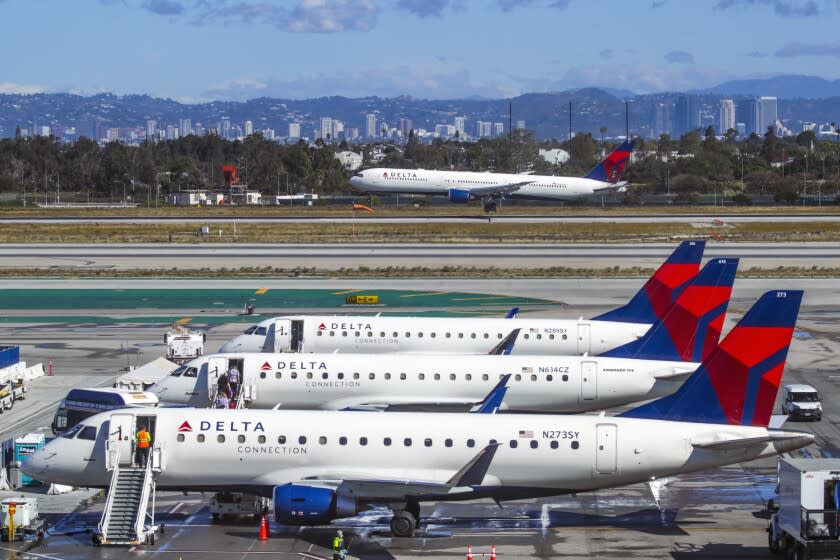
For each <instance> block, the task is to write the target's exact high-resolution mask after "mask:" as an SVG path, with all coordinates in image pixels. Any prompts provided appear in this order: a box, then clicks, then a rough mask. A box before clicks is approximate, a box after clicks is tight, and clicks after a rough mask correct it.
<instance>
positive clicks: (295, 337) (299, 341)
mask: <svg viewBox="0 0 840 560" xmlns="http://www.w3.org/2000/svg"><path fill="white" fill-rule="evenodd" d="M291 348H292V352H303V321H301V320H296V321H292V340H291Z"/></svg>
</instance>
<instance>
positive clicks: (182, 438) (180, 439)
mask: <svg viewBox="0 0 840 560" xmlns="http://www.w3.org/2000/svg"><path fill="white" fill-rule="evenodd" d="M219 437H220V438H222V441H224V436H219ZM175 439H177V440H178V442H179V443H180V442H182V441H184V439H185V438H184V434H178V437H176V438H175Z"/></svg>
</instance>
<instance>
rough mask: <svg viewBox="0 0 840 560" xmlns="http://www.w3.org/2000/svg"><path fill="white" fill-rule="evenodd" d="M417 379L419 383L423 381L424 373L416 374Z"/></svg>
mask: <svg viewBox="0 0 840 560" xmlns="http://www.w3.org/2000/svg"><path fill="white" fill-rule="evenodd" d="M417 379H419V380H420V381H423V380H424V379H426V374H425V373H418V374H417Z"/></svg>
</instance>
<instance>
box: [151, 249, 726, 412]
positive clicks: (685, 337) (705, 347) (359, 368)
mask: <svg viewBox="0 0 840 560" xmlns="http://www.w3.org/2000/svg"><path fill="white" fill-rule="evenodd" d="M737 263H738V260H737V259H731V258H730V259H712V260H711V261H709V262H708V263H707V264H706V266H704V267H703V270H701V271H700V273H699V274H698V275H697V276H696V277H695V278H694V279H693V280H692V281H691V282H690V283H689V285H688V286H686V287H685V288H684V289H683V290H682V291H681V292H680V294H679V296H678V297H677V299H676V301H675V302H674V303H673V305H671V308H670V309H669V311H668V312H666V314H665V317H664V319H662V320H661V321H657V322H656V323H654V325H653V326H652V327H651V328H650V329H649V330H648V332H647V333H645V335H644V336H643V337H642V338H640V339H638V340H634V341H632V342H630V343H628V344H627V345H625V346H622V347H618V348H615V349H613V350H611V351H610V352H607V353H606V355H605V356H586V357H578V356H574V357H571V356H566V357H562V356H529V355H522V356H520V355H509V354H511V350H512V348H515V346H516V344H518V342H516V340H517V338H518V336H521V332H520V329H518V328H517V329H514V330H513V332H512V333H511V334H510V335H508V336H507V337H505V339H503V340H502V342H501V343H500V344H499V346H497V348H496V349H494V351H493V352H492V354H497V355H490V356H477V355H469V356H465V355H441V354H429V355H424V356H423V357H422V359H406V356H404V355H400V354H378V355H377V354H340V353H339V354H333V353H328V354H323V353H322V354H289V353H285V354H277V353H265V354H263V353H260V354H247V353H240V354H215V355H208V356H202V357H199V358H196V359H195V360H192V361H191V362H189V363H188V364H185V365H183V366H181V367H179V368H178V369H176V370H175V371H173V372H172V373H171V374H170V375H169V376H167V377H165V378H163V379H161V380H160V381H158V382H157V383H155V384H154V385H153V386H152V387H151V388H149V391H151V392H153V393H155V394H156V395H157V396H158V398H159V399H160V400H161V401H166V402H171V403H180V404H190V405H193V406H199V407H206V406H208V405H209V404H210V403H212V402H214V398H215V390H216V386H217V381H218V378H219V375H220V374H221V373H222V372H225V371H227V370H228V369H229V368H231V367H235V368H237V369H238V370H239V371H240V372H241V373H242V380H241V383H242V386H241V389H242V394H241V398H242V404H243V405H244V406H247V407H248V408H271V407H274V406H276V405H280V406H282V407H283V408H309V409H311V408H316V409H324V410H342V409H348V408H365V407H366V408H372V409H381V408H389V407H393V408H395V409H399V408H403V409H404V408H405V407H411V408H412V409H417V408H418V407H423V408H424V409H426V408H429V409H435V408H438V407H441V406H453V407H466V406H468V405H472V404H475V403H476V402H477V401H479V400H480V399H481V398H482V397H483V396H484V395H486V394H487V392H488V391H489V390H490V388H491V387H492V386H493V384H494V383H496V382H497V381H498V380H499V379H500V378H501V377H502V376H503V375H505V374H508V373H511V374H514V375H513V378H512V381H511V383H510V389H509V390H508V393H507V397H506V399H505V408H510V409H512V410H522V411H544V412H582V411H587V410H602V409H604V408H607V407H612V406H618V405H623V404H627V403H631V402H637V401H642V400H648V399H652V398H655V397H658V396H662V395H665V394H668V393H671V392H673V391H674V390H676V389H677V387H679V384H680V383H682V381H684V380H685V378H686V377H687V376H688V374H690V373H691V372H692V371H694V370H695V369H696V367H697V366H698V365H699V364H698V363H692V362H700V361H701V360H702V359H703V358H704V357H706V356H708V355H709V354H710V353H711V352H712V351H713V350H714V349H715V348H716V347H717V344H718V340H719V338H720V333H721V330H722V328H723V321H724V315H725V313H726V307H727V304H728V303H729V296H730V294H731V291H732V283H733V281H734V280H735V272H736V269H737ZM484 320H486V319H484ZM511 323H514V321H507V324H511ZM498 354H502V355H498ZM660 354H664V355H672V354H676V355H678V356H679V358H678V360H683V361H660V359H659V356H660ZM608 356H617V357H608ZM641 357H644V358H645V359H638V358H641ZM238 396H239V395H238Z"/></svg>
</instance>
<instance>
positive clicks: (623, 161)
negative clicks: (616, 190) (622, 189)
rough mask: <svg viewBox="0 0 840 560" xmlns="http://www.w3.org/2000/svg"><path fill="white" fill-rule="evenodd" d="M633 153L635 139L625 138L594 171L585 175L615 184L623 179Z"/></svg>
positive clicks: (585, 176)
mask: <svg viewBox="0 0 840 560" xmlns="http://www.w3.org/2000/svg"><path fill="white" fill-rule="evenodd" d="M632 153H633V141H632V140H625V141H624V142H622V143H621V145H620V146H619V147H618V148H616V149H615V150H613V151H612V152H610V153H609V155H607V157H606V158H605V159H604V161H602V162H601V163H599V164H598V165H596V166H595V167H594V168H593V169H592V171H590V172H589V173H587V174H586V175H584V176H583V177H584V178H585V179H592V180H594V181H601V182H604V183H611V184H615V183H618V182H619V181H620V180H621V174H622V173H624V168H625V167H627V163H628V162H629V161H630V154H632Z"/></svg>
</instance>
